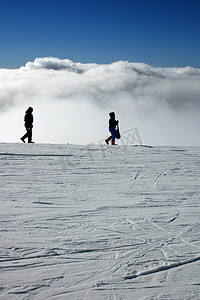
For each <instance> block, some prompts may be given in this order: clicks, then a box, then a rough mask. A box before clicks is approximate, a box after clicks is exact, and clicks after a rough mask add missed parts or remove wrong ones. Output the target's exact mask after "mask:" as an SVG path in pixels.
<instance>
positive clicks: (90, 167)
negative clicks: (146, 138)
mask: <svg viewBox="0 0 200 300" xmlns="http://www.w3.org/2000/svg"><path fill="white" fill-rule="evenodd" d="M0 164H1V167H0V178H1V181H0V194H1V218H0V222H1V227H0V230H1V234H0V243H1V248H0V249H1V250H0V267H1V278H0V299H2V300H14V299H16V300H19V299H20V300H21V299H23V300H24V299H29V300H31V299H34V300H43V299H59V300H60V299H70V300H71V299H72V300H73V299H77V300H81V299H83V300H86V299H87V300H93V299H95V300H96V299H97V300H98V299H99V300H101V299H104V300H108V299H109V300H111V299H113V300H124V299H130V300H132V299H146V300H150V299H162V300H163V299H170V300H171V299H176V300H177V299H180V300H184V299H200V277H199V271H200V251H199V250H200V219H199V206H200V205H199V195H200V180H199V174H200V147H150V146H142V145H140V146H116V147H112V146H107V145H106V146H101V145H88V146H77V145H53V144H30V145H29V144H6V143H1V144H0Z"/></svg>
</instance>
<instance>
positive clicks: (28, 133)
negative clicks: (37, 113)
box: [21, 107, 33, 143]
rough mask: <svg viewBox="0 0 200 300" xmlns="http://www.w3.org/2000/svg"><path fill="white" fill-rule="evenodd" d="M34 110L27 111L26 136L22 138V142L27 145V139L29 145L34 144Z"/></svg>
mask: <svg viewBox="0 0 200 300" xmlns="http://www.w3.org/2000/svg"><path fill="white" fill-rule="evenodd" d="M32 112H33V108H32V107H29V108H28V109H27V111H26V114H25V117H24V122H25V123H24V126H25V127H26V134H25V135H24V136H23V137H22V138H21V140H22V142H24V143H25V139H26V138H28V143H33V142H32V128H33V115H32Z"/></svg>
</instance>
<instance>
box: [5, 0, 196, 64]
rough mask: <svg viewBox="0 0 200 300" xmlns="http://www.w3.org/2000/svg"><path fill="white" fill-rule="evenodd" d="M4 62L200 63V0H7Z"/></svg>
mask: <svg viewBox="0 0 200 300" xmlns="http://www.w3.org/2000/svg"><path fill="white" fill-rule="evenodd" d="M0 4H1V11H0V43H1V45H0V68H18V67H20V66H22V65H24V64H25V63H26V62H27V61H33V60H34V59H35V58H36V57H46V56H53V57H58V58H61V59H64V58H68V59H71V60H73V61H75V62H78V61H80V62H83V63H85V62H95V63H111V62H114V61H118V60H128V61H131V62H145V63H148V64H151V65H153V66H162V67H170V66H178V67H179V66H180V67H181V66H187V65H190V66H193V67H200V50H199V49H200V0H187V1H185V0H168V1H166V0H160V1H157V0H148V1H147V0H146V1H145V0H91V1H90V0H39V1H37V0H34V1H32V0H6V1H1V2H0Z"/></svg>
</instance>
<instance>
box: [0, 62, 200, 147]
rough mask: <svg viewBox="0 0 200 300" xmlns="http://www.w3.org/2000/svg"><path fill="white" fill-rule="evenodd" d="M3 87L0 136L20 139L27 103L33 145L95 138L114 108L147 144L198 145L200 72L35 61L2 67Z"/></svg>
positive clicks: (0, 79) (104, 130)
mask: <svg viewBox="0 0 200 300" xmlns="http://www.w3.org/2000/svg"><path fill="white" fill-rule="evenodd" d="M0 90H1V93H0V109H1V114H0V140H1V141H13V142H15V141H18V137H19V135H20V136H21V135H22V134H23V133H24V128H23V114H24V111H25V110H26V108H27V107H28V106H32V107H33V108H34V116H35V122H34V139H35V140H36V141H37V142H57V143H59V142H61V143H65V142H72V143H90V142H92V141H94V142H98V140H99V139H101V138H104V137H105V135H106V134H108V131H107V121H108V120H107V119H108V113H109V111H113V110H114V111H116V114H117V117H118V118H119V119H120V124H121V128H122V130H123V129H124V130H126V129H128V128H129V127H135V126H137V127H138V129H139V131H140V133H141V135H142V138H143V141H144V143H149V144H179V145H180V144H184V145H185V144H198V145H199V144H200V137H199V129H200V125H199V121H198V120H199V113H200V69H195V68H192V67H185V68H155V67H152V66H149V65H146V64H143V63H129V62H126V61H119V62H115V63H112V64H108V65H98V64H82V63H74V62H72V61H70V60H67V59H65V60H60V59H58V58H52V57H47V58H37V59H36V60H35V61H34V62H28V63H27V64H26V65H25V66H24V67H21V68H20V69H16V70H7V69H0Z"/></svg>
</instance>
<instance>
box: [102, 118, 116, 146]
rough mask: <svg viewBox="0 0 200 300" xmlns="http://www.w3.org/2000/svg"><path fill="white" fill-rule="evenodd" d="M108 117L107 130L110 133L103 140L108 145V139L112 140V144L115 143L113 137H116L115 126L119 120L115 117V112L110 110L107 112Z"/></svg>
mask: <svg viewBox="0 0 200 300" xmlns="http://www.w3.org/2000/svg"><path fill="white" fill-rule="evenodd" d="M109 116H110V119H109V131H110V133H111V136H110V137H108V138H107V139H106V140H105V142H106V144H108V145H109V141H110V140H112V145H116V144H115V138H116V126H117V125H118V123H119V121H118V120H116V119H115V113H114V112H111V113H109Z"/></svg>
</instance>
